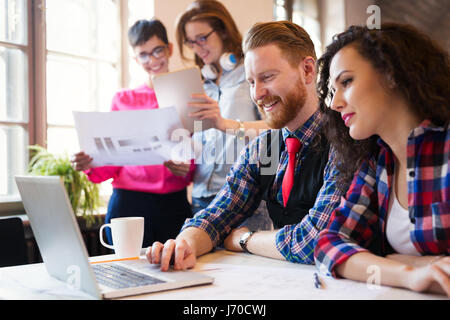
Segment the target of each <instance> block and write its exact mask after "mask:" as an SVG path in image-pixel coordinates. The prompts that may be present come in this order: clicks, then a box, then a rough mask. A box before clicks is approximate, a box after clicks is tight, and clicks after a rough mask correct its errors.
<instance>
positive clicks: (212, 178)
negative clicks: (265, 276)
mask: <svg viewBox="0 0 450 320" xmlns="http://www.w3.org/2000/svg"><path fill="white" fill-rule="evenodd" d="M176 38H177V42H178V46H179V50H180V55H181V57H182V58H183V59H184V60H188V59H187V57H186V54H185V50H186V47H187V48H188V49H190V50H191V51H193V53H194V55H195V64H196V65H197V66H198V67H199V68H200V69H201V70H202V74H203V78H204V89H205V93H206V94H195V95H193V98H195V99H196V100H195V101H196V102H193V103H191V104H190V105H191V106H192V107H193V112H192V113H191V116H192V117H195V118H198V119H201V120H203V119H211V120H212V121H213V123H214V126H215V128H213V129H208V130H205V131H202V132H196V133H194V135H193V140H194V143H195V144H196V145H197V146H201V150H202V154H201V157H200V161H198V160H199V157H197V167H196V172H195V175H194V187H193V191H192V205H193V212H194V213H196V212H198V211H200V210H202V209H204V208H206V207H207V206H208V204H209V203H210V202H211V201H212V200H213V199H214V196H215V195H216V194H217V193H218V191H219V190H220V189H221V187H222V186H223V184H224V183H225V177H226V175H227V174H228V172H229V171H230V169H231V166H232V165H233V164H234V162H235V160H236V159H237V157H238V156H239V153H240V150H241V149H242V148H243V147H244V145H245V143H246V142H248V139H251V138H253V137H255V136H256V135H258V134H259V131H260V130H263V129H268V126H267V125H266V123H265V122H264V121H263V120H260V119H261V117H260V114H259V112H258V110H257V107H256V105H255V104H254V103H253V102H252V100H251V98H250V90H249V86H248V83H247V81H246V79H245V71H244V65H243V52H242V47H241V43H242V36H241V34H240V32H239V31H238V29H237V26H236V24H235V22H234V21H233V18H232V17H231V15H230V13H229V12H228V10H227V9H226V8H225V7H224V6H223V4H222V3H220V2H218V1H215V0H207V1H205V0H197V1H194V2H193V3H191V4H190V5H189V6H188V8H187V9H186V11H185V12H184V13H182V14H181V16H180V17H179V18H178V23H177V27H176ZM194 108H195V109H194ZM199 108H201V109H200V111H194V110H199ZM249 129H250V130H249ZM246 138H247V139H246ZM257 213H258V214H256V215H254V216H253V217H252V218H250V220H248V221H247V222H246V225H247V226H248V227H249V228H250V229H270V228H271V225H272V222H271V220H270V219H269V218H268V214H267V211H266V209H265V205H262V206H261V207H260V209H259V210H258V212H257Z"/></svg>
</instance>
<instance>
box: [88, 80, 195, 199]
mask: <svg viewBox="0 0 450 320" xmlns="http://www.w3.org/2000/svg"><path fill="white" fill-rule="evenodd" d="M156 108H158V101H157V100H156V95H155V91H154V90H153V89H151V88H149V87H148V86H147V85H145V84H144V85H142V86H140V87H137V88H136V89H125V90H121V91H119V92H117V93H116V94H115V96H114V98H113V101H112V105H111V111H124V110H142V109H156ZM194 171H195V164H194V160H192V162H191V167H190V170H189V173H188V174H187V175H186V177H179V176H175V175H173V174H172V173H171V172H170V170H169V169H167V168H166V167H165V166H164V165H153V166H123V167H116V166H105V167H97V168H92V169H89V170H86V171H85V173H86V174H87V176H88V178H89V180H90V181H92V182H94V183H100V182H103V181H105V180H108V179H111V178H112V179H113V181H112V186H113V187H114V188H119V189H127V190H134V191H141V192H151V193H159V194H162V193H171V192H176V191H180V190H182V189H184V188H185V187H186V186H187V185H189V184H190V183H191V182H192V179H193V176H194Z"/></svg>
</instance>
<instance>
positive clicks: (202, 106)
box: [188, 93, 227, 131]
mask: <svg viewBox="0 0 450 320" xmlns="http://www.w3.org/2000/svg"><path fill="white" fill-rule="evenodd" d="M191 98H192V99H194V100H195V101H191V102H190V103H189V104H188V106H189V107H192V108H197V109H198V110H196V109H194V110H193V111H192V112H191V113H190V114H189V116H190V117H192V118H197V119H199V120H205V119H210V120H211V121H212V123H213V125H214V128H216V129H218V130H221V131H225V130H226V129H227V128H226V121H225V119H224V118H223V117H222V115H221V114H220V108H219V104H218V103H217V101H216V100H214V99H212V98H210V97H208V96H207V95H206V94H204V93H201V94H200V93H194V94H192V96H191Z"/></svg>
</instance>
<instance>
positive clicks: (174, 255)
mask: <svg viewBox="0 0 450 320" xmlns="http://www.w3.org/2000/svg"><path fill="white" fill-rule="evenodd" d="M146 257H147V260H148V261H149V262H150V263H153V264H161V271H167V270H169V266H170V264H173V268H174V269H175V270H186V269H190V268H193V267H194V266H195V262H196V260H197V259H196V256H195V253H194V251H193V250H192V248H191V247H190V246H189V244H188V243H187V242H186V240H184V239H176V240H174V239H169V240H167V241H166V242H165V243H164V244H162V243H161V242H158V241H156V242H154V243H153V245H152V246H150V247H148V248H147V252H146Z"/></svg>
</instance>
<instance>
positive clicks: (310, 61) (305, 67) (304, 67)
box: [299, 56, 316, 84]
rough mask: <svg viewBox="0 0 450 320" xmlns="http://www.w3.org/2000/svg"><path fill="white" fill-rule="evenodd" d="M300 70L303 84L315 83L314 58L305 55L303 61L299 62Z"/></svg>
mask: <svg viewBox="0 0 450 320" xmlns="http://www.w3.org/2000/svg"><path fill="white" fill-rule="evenodd" d="M299 68H300V72H302V74H303V76H304V79H305V84H311V83H315V81H316V60H315V59H314V58H313V57H311V56H307V57H306V58H304V59H303V61H302V62H301V63H300V66H299Z"/></svg>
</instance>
